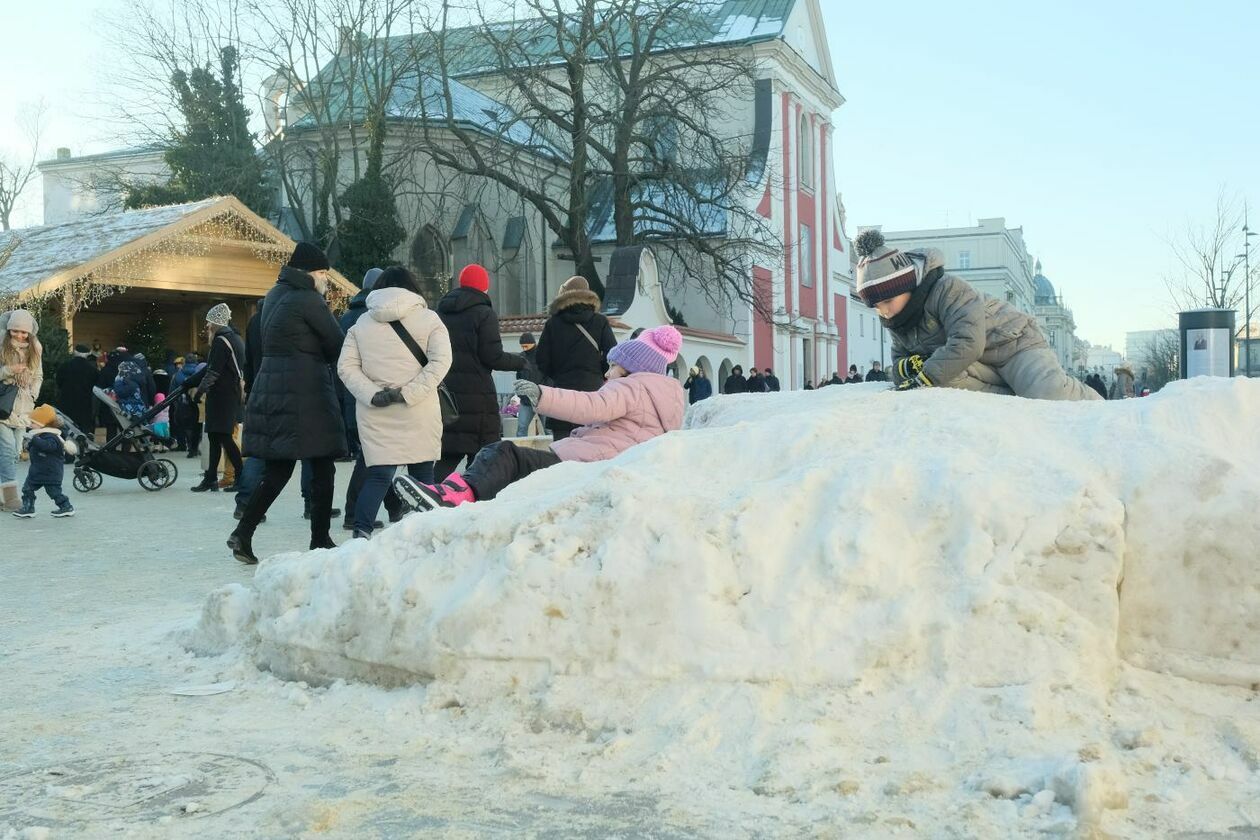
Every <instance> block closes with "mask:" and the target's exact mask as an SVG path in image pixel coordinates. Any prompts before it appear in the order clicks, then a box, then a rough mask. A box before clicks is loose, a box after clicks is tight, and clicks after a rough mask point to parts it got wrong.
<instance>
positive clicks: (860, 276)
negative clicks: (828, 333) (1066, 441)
mask: <svg viewBox="0 0 1260 840" xmlns="http://www.w3.org/2000/svg"><path fill="white" fill-rule="evenodd" d="M856 248H857V253H858V256H859V257H860V258H861V259H860V261H859V262H858V266H857V285H858V294H859V295H861V297H862V299H863V300H864V301H866V303H867V305H869V306H873V307H875V309H876V310H877V311H878V312H879V318H880V320H881V321H882V322H883V324H884V326H885V327H887V328H888V330H889V331H890V332H891V333H892V335H893V351H892V354H893V371H892V373H893V381H894V382H895V383H896V385H897V389H898V390H907V389H910V388H921V387H931V386H934V385H941V386H944V387H947V388H962V389H965V390H968V391H987V392H989V393H995V394H1015V395H1016V396H1020V397H1029V398H1031V399H1040V400H1096V399H1099V396H1098V394H1097V392H1095V391H1094V389H1092V388H1090V387H1089V386H1088V385H1085V384H1084V383H1083V382H1079V381H1077V380H1076V379H1073V378H1072V377H1070V376H1068V375H1067V374H1066V373H1064V371H1063V368H1062V367H1060V366H1059V360H1058V357H1056V356H1055V354H1054V351H1053V350H1051V349H1050V347H1049V345H1047V344H1046V339H1045V336H1043V335H1042V334H1041V329H1040V328H1039V327H1038V326H1037V322H1036V321H1034V320H1033V318H1032V317H1031V316H1029V315H1027V314H1025V313H1023V312H1021V311H1019V310H1018V309H1016V308H1015V307H1013V306H1011V305H1010V304H1008V303H1005V302H1004V301H1000V300H997V299H996V298H991V297H989V296H988V295H984V294H981V293H980V292H977V291H976V290H975V289H974V288H972V286H971V284H969V283H968V282H967V281H966V280H963V279H962V278H961V277H955V276H954V275H952V274H946V273H945V269H944V257H943V255H942V254H941V252H940V251H938V250H936V249H935V248H925V249H923V250H921V251H899V250H897V249H896V248H891V247H889V246H888V245H886V244H884V236H883V234H881V233H880V232H879V231H877V230H868V231H864V232H863V233H862V234H861V235H860V236H858V238H857V243H856Z"/></svg>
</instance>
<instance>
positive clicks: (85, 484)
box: [72, 467, 105, 493]
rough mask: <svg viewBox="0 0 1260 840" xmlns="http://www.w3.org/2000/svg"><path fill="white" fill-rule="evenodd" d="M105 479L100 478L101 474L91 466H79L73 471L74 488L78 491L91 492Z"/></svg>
mask: <svg viewBox="0 0 1260 840" xmlns="http://www.w3.org/2000/svg"><path fill="white" fill-rule="evenodd" d="M104 480H105V479H103V478H101V474H100V473H99V472H97V471H96V470H94V469H93V468H92V467H79V468H77V469H76V470H75V471H74V479H73V481H72V483H73V484H74V489H75V490H78V491H79V492H80V493H91V492H92V491H93V490H95V489H96V488H97V487H100V486H101V482H103V481H104Z"/></svg>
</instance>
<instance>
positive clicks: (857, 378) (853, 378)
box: [844, 365, 865, 385]
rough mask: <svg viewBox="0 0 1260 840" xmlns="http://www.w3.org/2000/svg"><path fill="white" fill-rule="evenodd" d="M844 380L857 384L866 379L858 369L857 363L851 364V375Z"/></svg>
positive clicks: (846, 382)
mask: <svg viewBox="0 0 1260 840" xmlns="http://www.w3.org/2000/svg"><path fill="white" fill-rule="evenodd" d="M844 381H845V384H848V385H856V384H858V383H859V382H864V381H865V380H864V379H863V378H862V374H861V372H860V371H858V366H857V365H849V376H848V378H847V379H845V380H844Z"/></svg>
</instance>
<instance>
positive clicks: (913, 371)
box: [897, 356, 936, 391]
mask: <svg viewBox="0 0 1260 840" xmlns="http://www.w3.org/2000/svg"><path fill="white" fill-rule="evenodd" d="M897 378H898V379H900V380H901V384H900V385H898V386H897V390H898V391H909V390H910V389H911V388H931V387H932V386H933V385H935V384H936V383H934V382H933V381H932V380H931V379H929V378H928V375H927V374H926V373H924V372H923V357H922V356H907V357H905V358H904V359H898V360H897Z"/></svg>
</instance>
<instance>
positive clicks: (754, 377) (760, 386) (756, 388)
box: [748, 368, 766, 394]
mask: <svg viewBox="0 0 1260 840" xmlns="http://www.w3.org/2000/svg"><path fill="white" fill-rule="evenodd" d="M765 392H766V378H765V377H764V376H762V375H761V373H760V372H759V371H758V370H757V369H756V368H753V369H752V371H751V372H750V373H749V374H748V393H750V394H764V393H765Z"/></svg>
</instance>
